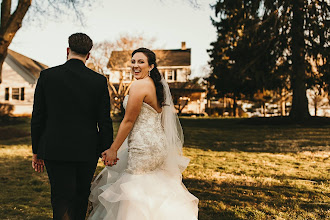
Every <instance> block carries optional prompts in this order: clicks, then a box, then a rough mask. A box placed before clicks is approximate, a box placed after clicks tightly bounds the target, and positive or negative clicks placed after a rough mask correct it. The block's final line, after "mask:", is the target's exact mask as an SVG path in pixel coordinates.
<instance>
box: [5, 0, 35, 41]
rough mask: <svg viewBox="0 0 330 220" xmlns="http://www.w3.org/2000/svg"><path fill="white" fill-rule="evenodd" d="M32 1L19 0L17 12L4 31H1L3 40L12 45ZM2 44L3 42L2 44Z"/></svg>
mask: <svg viewBox="0 0 330 220" xmlns="http://www.w3.org/2000/svg"><path fill="white" fill-rule="evenodd" d="M31 2H32V0H19V2H18V5H17V8H16V10H15V12H14V13H13V14H12V15H11V16H10V18H9V20H8V22H7V24H6V26H5V28H4V29H1V32H0V36H1V37H2V39H1V40H3V41H5V42H6V43H10V42H11V41H12V40H13V38H14V36H15V34H16V32H17V31H18V30H19V29H20V28H21V26H22V21H23V18H24V16H25V14H26V12H27V11H28V9H29V7H30V6H31ZM1 43H2V42H1Z"/></svg>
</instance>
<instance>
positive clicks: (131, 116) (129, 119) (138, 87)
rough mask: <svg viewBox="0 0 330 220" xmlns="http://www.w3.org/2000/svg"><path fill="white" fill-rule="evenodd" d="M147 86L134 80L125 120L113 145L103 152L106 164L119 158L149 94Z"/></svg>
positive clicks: (111, 163) (110, 163)
mask: <svg viewBox="0 0 330 220" xmlns="http://www.w3.org/2000/svg"><path fill="white" fill-rule="evenodd" d="M147 88H148V86H147V85H146V84H145V83H144V82H143V81H142V80H137V81H135V82H133V84H132V86H131V88H130V92H129V97H128V102H127V106H126V111H125V116H124V119H123V121H122V122H121V123H120V126H119V129H118V133H117V136H116V139H115V140H114V142H113V143H112V145H111V147H110V148H109V149H108V150H106V151H104V152H103V153H102V156H103V160H104V161H105V164H106V165H114V164H115V162H116V159H117V151H118V150H119V148H120V146H121V145H122V144H123V142H124V141H125V139H126V137H127V136H128V134H129V132H130V131H131V130H132V128H133V125H134V123H135V121H136V118H137V117H138V115H139V113H140V111H141V107H142V103H143V100H144V98H145V96H146V95H147ZM105 157H106V158H105ZM107 161H108V162H107Z"/></svg>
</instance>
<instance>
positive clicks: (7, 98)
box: [0, 50, 48, 116]
mask: <svg viewBox="0 0 330 220" xmlns="http://www.w3.org/2000/svg"><path fill="white" fill-rule="evenodd" d="M46 68H48V67H47V66H46V65H44V64H42V63H40V62H38V61H35V60H33V59H31V58H29V57H26V56H24V55H22V54H19V53H17V52H15V51H12V50H8V55H7V57H6V59H5V62H4V64H3V67H2V83H1V84H0V103H5V104H9V105H12V106H13V107H14V110H13V114H14V115H16V116H20V115H31V113H32V106H33V95H34V89H35V86H36V83H37V80H38V78H39V74H40V71H41V70H44V69H46Z"/></svg>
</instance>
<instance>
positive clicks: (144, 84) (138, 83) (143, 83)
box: [130, 79, 152, 93]
mask: <svg viewBox="0 0 330 220" xmlns="http://www.w3.org/2000/svg"><path fill="white" fill-rule="evenodd" d="M150 88H152V82H150V81H149V80H146V79H141V80H135V81H134V82H133V83H132V85H131V88H130V92H131V91H134V92H138V91H140V92H142V93H144V92H147V91H148V90H150Z"/></svg>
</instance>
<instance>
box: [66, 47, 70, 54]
mask: <svg viewBox="0 0 330 220" xmlns="http://www.w3.org/2000/svg"><path fill="white" fill-rule="evenodd" d="M69 53H70V47H67V48H66V55H67V56H69Z"/></svg>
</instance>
